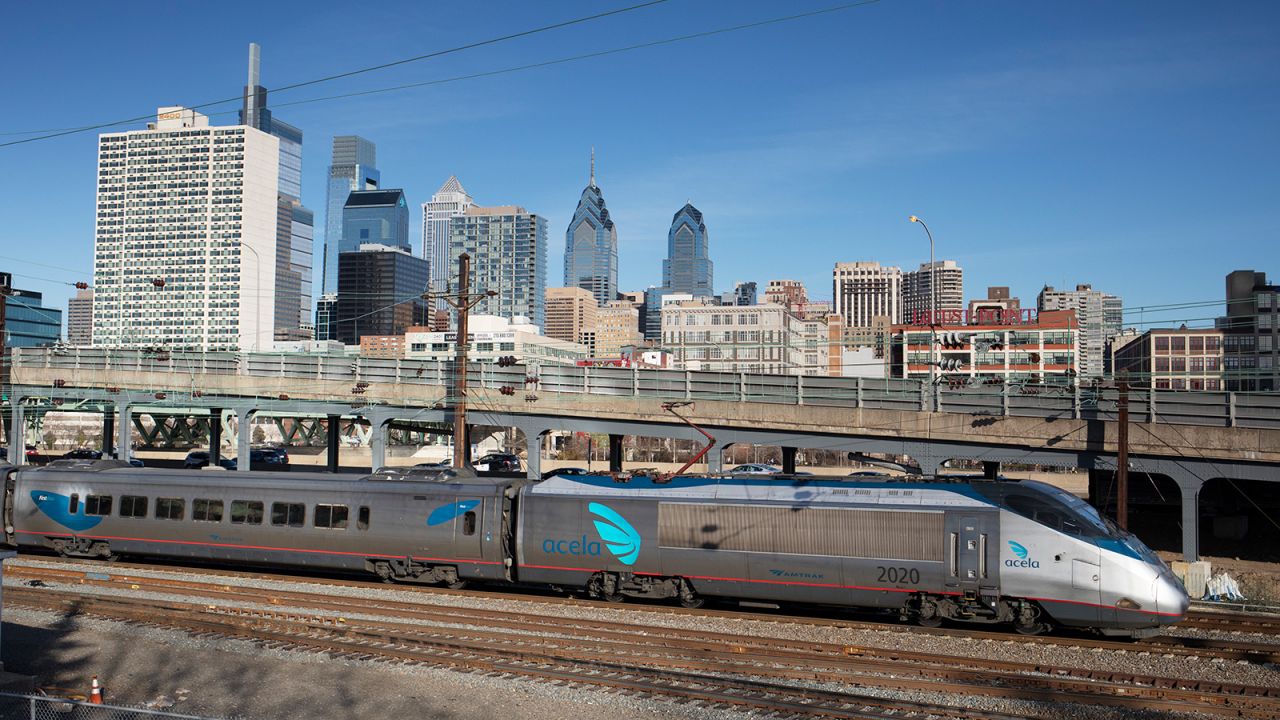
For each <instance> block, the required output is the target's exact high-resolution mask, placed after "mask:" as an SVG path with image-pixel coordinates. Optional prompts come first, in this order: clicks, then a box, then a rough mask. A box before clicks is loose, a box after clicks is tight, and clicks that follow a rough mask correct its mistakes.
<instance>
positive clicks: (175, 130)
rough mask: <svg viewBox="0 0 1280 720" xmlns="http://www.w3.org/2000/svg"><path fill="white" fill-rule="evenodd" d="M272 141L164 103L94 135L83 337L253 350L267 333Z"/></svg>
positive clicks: (274, 168) (274, 204)
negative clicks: (88, 312)
mask: <svg viewBox="0 0 1280 720" xmlns="http://www.w3.org/2000/svg"><path fill="white" fill-rule="evenodd" d="M279 189H280V139H279V138H277V137H276V136H273V135H270V134H268V133H265V132H263V131H261V130H259V129H257V128H256V127H252V126H245V125H239V126H231V127H212V126H210V125H209V119H208V118H207V117H205V116H204V115H202V114H200V113H198V112H196V111H194V110H189V109H187V108H183V107H162V108H160V109H159V110H158V111H157V113H156V121H155V122H154V123H150V124H149V127H148V128H147V129H146V130H131V131H127V132H118V133H104V134H102V135H99V136H98V190H97V217H96V220H95V229H94V272H93V285H94V289H95V293H94V302H93V326H94V334H93V344H94V345H96V346H127V347H142V346H163V347H166V348H170V349H190V350H204V351H211V350H236V349H239V350H258V349H261V348H266V347H269V346H270V343H271V342H272V340H273V339H274V337H275V317H276V316H275V312H274V310H275V299H276V258H277V245H278V234H277V231H278V229H279V225H278V210H279V209H280V204H279V202H278V198H279V194H280V193H279Z"/></svg>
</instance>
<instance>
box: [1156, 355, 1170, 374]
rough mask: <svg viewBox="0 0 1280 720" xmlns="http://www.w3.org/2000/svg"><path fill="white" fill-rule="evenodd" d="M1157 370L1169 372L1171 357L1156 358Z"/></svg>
mask: <svg viewBox="0 0 1280 720" xmlns="http://www.w3.org/2000/svg"><path fill="white" fill-rule="evenodd" d="M1156 372H1169V358H1156Z"/></svg>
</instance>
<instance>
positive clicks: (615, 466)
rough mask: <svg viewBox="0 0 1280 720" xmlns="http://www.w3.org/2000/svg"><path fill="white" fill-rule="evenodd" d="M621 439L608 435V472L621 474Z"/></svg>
mask: <svg viewBox="0 0 1280 720" xmlns="http://www.w3.org/2000/svg"><path fill="white" fill-rule="evenodd" d="M622 438H623V436H622V435H617V434H615V433H609V472H622Z"/></svg>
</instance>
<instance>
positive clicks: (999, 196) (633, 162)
mask: <svg viewBox="0 0 1280 720" xmlns="http://www.w3.org/2000/svg"><path fill="white" fill-rule="evenodd" d="M632 2H638V0H631V2H628V0H616V1H615V2H609V3H601V4H595V3H587V2H581V1H580V0H575V1H570V0H547V1H539V2H499V3H465V2H464V3H439V2H431V3H424V2H412V3H411V2H405V3H397V2H391V1H389V0H387V1H383V2H376V3H352V2H349V1H347V2H341V3H328V2H319V1H311V2H298V3H283V2H280V3H277V2H261V1H257V2H234V1H230V0H228V1H225V2H219V3H216V4H214V5H209V4H200V3H194V2H173V3H132V2H117V3H102V2H80V3H76V2H73V3H62V4H57V5H56V6H53V5H48V4H39V3H15V4H12V5H10V6H8V7H6V9H5V19H4V22H3V23H2V24H0V67H3V68H4V73H3V75H0V88H3V98H4V100H3V101H2V104H0V108H3V112H2V113H0V133H12V132H19V131H26V130H39V129H46V128H66V127H75V126H82V125H88V124H95V123H99V122H105V121H112V120H118V119H122V118H129V117H134V116H140V115H145V114H148V113H153V112H154V110H155V108H156V107H157V106H160V105H178V104H183V105H194V104H197V103H202V102H207V101H211V100H218V99H223V98H230V97H234V96H237V95H238V94H239V93H240V92H241V88H242V86H243V85H244V82H245V72H246V57H247V45H248V43H249V42H251V41H252V42H258V43H260V44H261V45H262V64H263V67H262V84H263V85H265V86H266V87H268V88H273V87H281V86H284V85H287V84H291V83H295V82H299V81H304V80H308V79H312V78H316V77H320V76H323V75H328V74H332V73H337V72H342V71H346V70H351V69H356V68H360V67H365V66H369V65H374V64H379V63H382V62H387V61H392V60H397V59H400V58H404V57H409V56H414V55H419V54H423V53H427V52H431V51H433V50H438V49H444V48H448V47H453V46H456V45H462V44H466V43H469V42H473V41H478V40H484V39H488V38H491V37H496V36H500V35H504V34H508V33H512V32H518V31H521V30H525V29H529V28H534V27H537V26H540V25H546V24H549V23H553V22H557V21H561V20H567V19H571V18H574V17H579V16H583V15H589V14H592V13H594V12H599V11H601V10H603V9H608V8H615V7H623V6H625V5H629V4H632ZM836 4H839V0H826V1H825V2H824V1H823V0H792V1H791V2H759V1H755V0H736V1H733V2H728V1H725V2H706V1H705V0H669V1H668V2H666V3H664V4H660V5H657V6H655V7H651V8H647V9H643V10H638V11H635V12H630V13H625V14H622V15H617V16H614V17H610V18H606V19H603V20H599V21H595V22H591V23H588V24H584V25H578V26H574V27H571V28H567V29H562V30H556V31H551V32H547V33H543V34H540V35H537V36H533V37H528V38H522V39H518V40H513V41H510V42H504V43H501V44H497V45H491V46H487V47H482V48H478V49H474V50H468V51H465V52H461V53H457V54H453V55H449V56H447V57H443V58H439V59H434V60H427V61H422V62H415V63H410V64H407V65H402V66H399V67H396V68H393V69H389V70H384V71H379V72H373V73H368V74H364V75H360V76H357V77H353V78H348V79H344V80H339V81H335V82H330V83H324V84H321V85H316V86H311V87H307V88H302V89H298V90H293V91H289V92H281V93H273V94H272V95H271V96H270V97H269V102H268V105H269V106H270V107H272V108H273V111H274V112H275V114H276V116H277V117H279V118H280V119H282V120H285V121H287V122H290V123H292V124H294V125H296V126H298V127H299V128H301V129H302V130H303V131H304V132H305V134H306V144H305V155H304V166H303V173H304V178H303V181H304V182H303V202H304V204H306V205H307V206H309V207H311V208H312V209H313V210H315V211H316V226H317V227H316V229H317V240H319V238H320V237H321V235H322V229H323V208H324V178H325V173H326V170H327V166H328V164H329V146H330V141H331V138H332V136H333V135H335V134H358V135H362V136H364V137H366V138H368V139H370V140H372V141H374V142H375V143H376V144H377V147H378V167H379V169H380V170H381V171H382V179H383V185H384V186H385V187H403V188H404V190H405V192H406V194H407V195H408V197H409V200H410V203H411V206H412V207H414V208H415V212H414V217H413V219H412V220H411V223H410V224H411V226H412V227H413V230H412V233H413V239H414V243H415V245H417V244H418V243H420V241H421V238H420V235H421V215H420V213H421V211H420V209H417V206H418V204H420V203H421V202H422V201H424V200H426V199H427V198H428V197H429V196H430V195H431V193H432V192H434V191H435V190H436V189H437V188H438V187H439V186H440V185H441V183H443V182H444V180H445V179H446V178H447V177H448V176H449V175H450V174H456V175H457V176H458V177H459V178H460V179H461V181H462V183H463V185H464V186H465V187H466V188H467V190H468V191H469V192H470V193H471V194H472V195H473V196H474V197H475V198H476V200H477V201H478V202H480V203H482V204H492V205H497V204H520V205H523V206H525V207H526V208H528V209H529V210H531V211H533V212H536V213H539V214H542V215H544V216H546V217H547V218H548V220H549V227H550V252H549V255H548V264H547V267H548V273H547V279H548V285H549V286H555V285H559V284H561V281H562V279H563V277H562V267H563V265H562V261H563V247H564V231H565V226H566V225H567V223H568V221H569V219H570V218H571V217H572V213H573V209H574V206H575V204H576V202H577V199H578V196H579V194H580V193H581V191H582V188H583V186H584V185H585V184H586V182H587V172H588V154H589V151H590V148H591V146H593V145H594V146H595V148H596V152H597V181H598V184H599V186H600V187H601V188H602V190H603V192H604V196H605V200H606V202H607V203H608V207H609V209H610V212H611V213H612V215H613V217H614V219H615V221H616V222H617V224H618V238H619V258H620V273H619V279H620V285H621V287H622V288H624V289H642V288H644V287H646V286H648V285H651V284H659V283H660V282H661V267H662V265H661V263H662V258H663V257H664V255H665V252H666V239H667V229H668V226H669V224H670V222H671V217H672V215H673V214H674V213H675V212H676V210H678V209H679V208H680V207H681V206H682V205H683V203H684V202H685V201H686V200H690V201H692V202H693V203H694V204H695V205H696V206H697V207H698V208H699V209H701V210H702V211H703V213H704V214H705V218H706V223H707V228H708V231H709V235H710V240H711V253H712V258H713V260H714V261H715V280H716V286H717V288H719V289H728V288H731V287H732V285H733V282H734V281H736V280H755V281H757V282H758V283H760V285H761V288H762V289H763V286H764V284H765V283H767V282H768V281H769V280H770V279H777V278H794V279H799V280H802V281H804V282H805V284H806V285H807V286H808V287H809V290H810V294H811V296H814V297H818V298H829V297H830V295H831V268H832V264H833V263H835V262H837V261H854V260H876V261H879V262H881V263H885V264H893V265H900V266H902V267H903V268H904V269H910V268H913V267H915V266H916V265H917V264H918V263H920V262H923V261H926V260H927V259H928V243H927V240H926V238H925V236H924V233H923V231H922V230H921V228H920V227H919V226H917V225H913V224H911V223H908V222H907V216H908V215H911V214H918V215H920V216H921V217H923V218H925V220H927V221H928V223H929V225H930V227H931V228H932V230H933V232H934V235H935V238H936V239H937V248H938V257H939V259H943V258H947V259H955V260H957V261H959V262H960V264H961V265H962V266H963V267H964V269H965V293H966V296H968V297H976V296H982V295H984V294H985V288H986V286H987V285H1009V286H1011V287H1012V288H1013V291H1014V293H1015V294H1017V295H1020V296H1021V297H1022V298H1023V303H1024V306H1025V305H1032V304H1034V298H1035V294H1036V293H1037V292H1038V291H1039V290H1040V288H1041V287H1042V286H1043V285H1045V284H1051V285H1055V286H1058V287H1062V286H1074V285H1075V284H1076V283H1083V282H1089V283H1092V284H1093V285H1094V287H1095V288H1097V289H1101V290H1105V291H1108V292H1113V293H1116V294H1120V295H1122V296H1123V297H1124V299H1125V303H1126V306H1151V305H1160V304H1166V303H1176V302H1191V301H1201V300H1220V299H1221V298H1222V296H1223V292H1224V291H1223V277H1224V275H1225V274H1226V273H1227V272H1229V271H1231V270H1234V269H1239V268H1252V269H1257V270H1264V271H1270V273H1271V274H1272V275H1274V276H1276V279H1277V280H1280V262H1278V260H1280V249H1277V248H1278V241H1280V221H1278V218H1280V136H1278V135H1277V128H1280V82H1278V80H1280V42H1278V41H1277V38H1278V37H1280V3H1276V2H1272V1H1263V2H1232V3H1226V4H1219V3H1205V2H1159V3H1157V2H1148V3H1138V2H1124V3H1116V2H1091V1H1085V2H1058V3H1049V2H1031V3H1028V2H1020V1H1019V2H997V1H995V0H981V1H977V0H975V1H972V2H962V1H952V0H882V1H881V2H879V3H875V4H871V5H868V6H865V7H858V8H853V9H848V10H843V11H840V12H836V13H831V14H827V15H822V16H819V17H815V18H808V19H801V20H796V21H793V22H788V23H783V24H778V25H771V26H767V27H759V28H755V29H749V30H743V31H741V32H734V33H728V34H722V35H717V36H714V37H709V38H702V39H696V40H690V41H687V42H682V43H676V44H670V45H664V46H661V47H656V48H650V49H642V50H637V51H634V52H627V53H621V54H615V55H609V56H605V57H599V58H595V59H591V60H586V61H581V62H574V63H568V64H562V65H556V66H552V67H546V68H540V69H533V70H528V71H523V72H515V73H509V74H502V75H497V76H492V77H486V78H481V79H473V80H466V81H461V82H456V83H450V84H443V85H435V86H428V87H422V88H417V89H411V90H403V91H398V92H391V93H384V94H377V95H367V96H364V97H357V98H349V99H343V100H335V101H329V102H316V103H309V104H302V105H298V106H295V107H283V106H282V104H284V103H288V102H292V101H298V100H306V99H310V98H315V97H320V96H327V95H333V94H339V93H346V92H354V91H361V90H370V89H376V88H383V87H388V86H392V85H398V84H404V83H413V82H422V81H429V80H435V79H442V78H449V77H454V76H458V75H466V74H472V73H480V72H487V71H492V70H500V69H503V68H508V67H512V66H518V65H525V64H531V63H537V62H543V61H547V60H554V59H557V58H561V57H566V56H570V55H576V54H581V53H586V52H594V51H601V50H609V49H612V48H617V47H622V46H627V45H632V44H638V43H642V42H647V41H651V40H660V39H664V38H669V37H674V36H678V35H685V34H690V33H695V32H701V31H705V30H712V29H716V28H720V27H725V26H731V25H737V24H742V23H748V22H752V21H757V20H763V19H767V18H771V17H776V16H781V15H787V14H791V13H796V12H802V11H804V10H811V9H819V8H823V7H829V6H832V5H836ZM237 108H238V103H229V104H225V105H221V106H218V107H215V108H211V109H209V110H208V111H207V112H209V113H211V114H213V117H212V120H213V123H214V124H232V123H234V122H235V116H234V114H222V115H219V114H216V113H218V112H219V111H230V112H234V110H236V109H237ZM142 126H143V125H142V123H141V122H138V123H130V124H127V125H124V126H119V127H116V128H113V129H117V130H119V129H140V128H141V127H142ZM22 137H26V136H23V135H3V136H0V142H4V141H9V140H14V139H20V138H22ZM95 147H96V134H95V133H93V132H89V133H83V134H79V135H71V136H68V137H61V138H55V139H52V140H46V141H42V142H36V143H30V144H25V145H18V146H13V147H7V148H0V220H2V222H0V269H7V270H10V271H12V272H13V273H14V275H15V285H17V286H18V287H23V288H27V289H32V290H39V291H43V292H45V293H46V303H47V304H52V305H54V306H58V307H63V308H65V306H66V298H67V297H68V296H69V295H71V294H72V293H73V292H74V291H73V290H72V288H71V287H69V286H68V285H66V284H65V283H70V282H74V281H76V280H90V279H91V270H92V264H93V221H94V207H93V204H94V186H95V180H94V176H95V169H96V157H95ZM319 257H320V247H319V243H317V248H316V258H317V261H318V259H319ZM50 266H52V267H50ZM316 274H317V278H318V275H319V267H318V266H317V269H316ZM317 286H318V281H317ZM1214 312H1215V309H1214V308H1193V309H1189V310H1179V311H1177V312H1173V313H1166V314H1163V315H1161V314H1153V313H1147V314H1141V315H1140V314H1138V313H1135V314H1133V315H1131V316H1130V317H1128V318H1127V321H1128V324H1132V325H1138V326H1142V325H1141V324H1140V323H1146V324H1147V325H1150V324H1152V323H1154V322H1167V321H1172V320H1181V319H1194V318H1207V317H1211V316H1212V315H1213V314H1214Z"/></svg>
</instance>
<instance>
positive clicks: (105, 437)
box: [100, 405, 116, 456]
mask: <svg viewBox="0 0 1280 720" xmlns="http://www.w3.org/2000/svg"><path fill="white" fill-rule="evenodd" d="M115 442H116V411H115V409H114V408H112V407H111V406H110V405H108V406H105V407H103V408H102V442H101V443H100V444H101V445H102V448H101V450H102V454H103V456H109V455H110V454H111V446H112V445H115Z"/></svg>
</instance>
